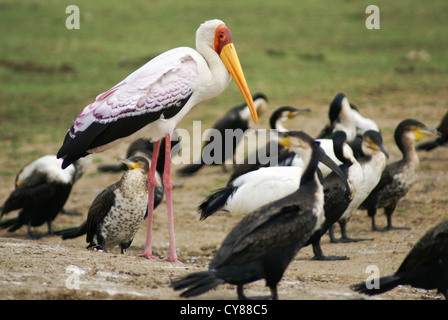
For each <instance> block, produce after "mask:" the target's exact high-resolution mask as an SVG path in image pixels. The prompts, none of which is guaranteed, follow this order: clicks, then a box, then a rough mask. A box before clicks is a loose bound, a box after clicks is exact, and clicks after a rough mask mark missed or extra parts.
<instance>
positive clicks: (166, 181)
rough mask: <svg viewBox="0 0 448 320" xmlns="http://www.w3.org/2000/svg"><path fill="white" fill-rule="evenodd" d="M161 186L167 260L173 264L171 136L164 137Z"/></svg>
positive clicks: (174, 245)
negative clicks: (163, 190) (163, 165)
mask: <svg viewBox="0 0 448 320" xmlns="http://www.w3.org/2000/svg"><path fill="white" fill-rule="evenodd" d="M163 185H164V187H165V197H166V205H167V212H168V232H169V237H170V252H169V255H168V258H167V260H168V261H171V262H174V261H178V260H177V254H176V244H175V241H174V221H173V200H172V197H171V190H172V189H173V183H172V182H171V136H170V134H167V135H166V136H165V167H164V170H163Z"/></svg>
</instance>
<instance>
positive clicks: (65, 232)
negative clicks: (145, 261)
mask: <svg viewBox="0 0 448 320" xmlns="http://www.w3.org/2000/svg"><path fill="white" fill-rule="evenodd" d="M148 152H149V151H148ZM146 156H149V159H151V154H150V152H149V153H148V154H147V155H146ZM146 156H145V158H146ZM132 157H135V155H134V156H131V157H129V158H132ZM119 160H120V159H119ZM120 162H121V163H122V164H124V165H125V166H126V168H128V170H133V169H132V168H130V167H129V165H128V164H125V162H123V161H120ZM149 163H150V161H149ZM162 174H163V173H162ZM162 174H161V173H160V172H159V171H156V180H157V184H156V188H155V190H154V209H155V208H157V206H158V205H159V204H160V203H161V202H162V199H163V194H164V191H163V182H162ZM145 218H146V216H145ZM54 233H55V234H56V235H58V236H61V237H62V239H63V240H67V239H73V238H77V237H80V236H82V235H84V234H86V233H87V220H85V221H84V222H83V223H82V224H81V225H79V226H78V227H73V228H67V229H62V230H57V231H55V232H54Z"/></svg>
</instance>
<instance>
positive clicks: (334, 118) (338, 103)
mask: <svg viewBox="0 0 448 320" xmlns="http://www.w3.org/2000/svg"><path fill="white" fill-rule="evenodd" d="M328 117H329V120H330V123H329V124H327V125H326V126H325V127H324V128H323V129H322V131H321V132H320V133H319V135H318V136H317V138H318V139H324V138H330V139H331V135H332V134H333V133H334V132H336V131H344V132H345V133H346V135H347V143H348V145H350V147H351V148H352V149H353V154H354V155H355V157H356V158H358V157H360V156H362V151H361V141H362V136H363V134H364V133H365V132H366V131H369V130H372V131H377V132H381V130H380V128H379V126H378V124H377V123H376V122H375V121H373V120H372V119H370V118H366V117H364V116H362V115H361V113H360V112H359V110H358V108H357V106H356V105H355V104H353V103H350V102H349V101H348V99H347V97H346V95H345V94H344V93H338V94H337V95H336V97H335V98H334V99H333V101H332V102H331V104H330V108H329V111H328Z"/></svg>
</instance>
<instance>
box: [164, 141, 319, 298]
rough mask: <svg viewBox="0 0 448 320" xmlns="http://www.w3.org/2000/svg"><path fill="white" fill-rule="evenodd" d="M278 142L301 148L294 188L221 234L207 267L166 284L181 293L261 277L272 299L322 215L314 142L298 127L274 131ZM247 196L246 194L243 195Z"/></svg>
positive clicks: (239, 285) (194, 293)
mask: <svg viewBox="0 0 448 320" xmlns="http://www.w3.org/2000/svg"><path fill="white" fill-rule="evenodd" d="M280 135H281V136H283V140H281V141H280V143H282V144H285V145H286V146H288V145H291V146H295V147H297V148H302V149H303V154H304V162H305V164H306V166H305V170H304V172H303V174H302V176H301V177H297V178H298V179H300V188H298V189H297V190H296V191H295V192H293V193H292V194H290V195H288V196H287V197H285V198H282V199H280V200H277V201H275V202H272V203H269V204H266V205H264V206H262V207H261V208H259V209H257V210H255V211H252V212H250V213H249V214H247V215H246V216H245V217H244V218H243V219H242V220H241V221H240V222H239V223H238V224H237V225H236V226H235V227H234V228H233V229H232V231H231V232H230V233H229V234H228V235H227V237H226V238H225V239H224V241H223V243H222V244H221V247H220V249H219V250H218V252H217V253H216V255H215V257H214V258H213V260H212V261H211V263H210V265H209V267H208V270H207V271H203V272H197V273H192V274H189V275H187V276H185V277H183V278H181V279H178V280H175V281H173V282H172V283H171V285H172V287H173V288H174V290H184V289H186V290H185V291H184V292H182V294H181V296H182V297H194V296H197V295H200V294H203V293H205V292H207V291H209V290H211V289H213V288H214V287H216V286H218V285H220V284H222V283H231V284H234V285H236V286H237V294H238V298H239V299H245V298H246V296H245V295H244V292H243V286H244V285H245V284H247V283H250V282H253V281H257V280H261V279H265V280H266V286H268V287H269V289H270V291H271V298H272V299H278V294H277V284H278V283H279V281H280V280H281V278H282V275H283V273H284V271H285V270H286V268H287V267H288V265H289V263H290V262H291V260H292V259H293V258H294V257H295V255H296V254H297V252H298V251H299V250H300V248H302V246H303V245H305V244H306V242H307V241H308V240H309V238H310V236H311V234H312V233H313V232H314V230H315V229H316V228H318V227H319V226H320V224H321V223H322V220H323V197H324V195H323V189H322V185H321V184H320V182H319V179H318V177H317V174H316V168H317V163H318V161H319V158H318V157H319V151H318V150H319V149H318V148H319V145H318V143H317V142H315V141H314V140H313V139H312V138H311V137H309V136H308V135H307V134H305V133H303V132H289V133H288V132H285V133H280ZM248 201H250V199H248Z"/></svg>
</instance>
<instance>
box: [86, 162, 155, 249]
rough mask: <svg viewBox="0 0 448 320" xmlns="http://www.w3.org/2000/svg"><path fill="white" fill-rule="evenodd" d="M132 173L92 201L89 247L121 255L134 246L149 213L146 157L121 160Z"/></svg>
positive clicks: (87, 224) (89, 216)
mask: <svg viewBox="0 0 448 320" xmlns="http://www.w3.org/2000/svg"><path fill="white" fill-rule="evenodd" d="M120 161H122V162H123V163H125V164H126V165H127V166H128V167H129V168H130V169H131V170H128V171H126V172H125V173H124V174H123V176H122V177H121V179H120V180H119V181H118V182H116V183H114V184H112V185H110V186H108V187H107V188H106V189H104V190H103V191H102V192H101V193H100V194H98V196H97V197H96V198H95V200H93V202H92V204H91V206H90V209H89V213H88V215H87V220H86V231H87V236H86V242H87V243H89V245H88V247H87V248H92V247H93V248H98V249H101V250H104V251H110V250H111V249H112V248H113V247H115V246H120V249H121V253H124V251H125V250H126V249H127V248H128V247H129V246H130V245H131V243H132V240H133V239H134V236H135V234H136V233H137V231H138V229H139V228H140V226H141V223H142V221H143V219H144V218H145V216H146V214H147V210H148V181H147V175H148V171H149V162H148V160H147V159H146V158H144V157H139V156H133V157H131V158H129V159H120Z"/></svg>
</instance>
